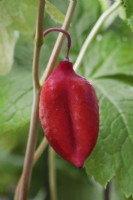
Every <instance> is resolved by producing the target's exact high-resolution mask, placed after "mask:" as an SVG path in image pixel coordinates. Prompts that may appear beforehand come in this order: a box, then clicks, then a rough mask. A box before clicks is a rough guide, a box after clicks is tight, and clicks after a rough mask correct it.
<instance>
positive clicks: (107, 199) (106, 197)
mask: <svg viewBox="0 0 133 200" xmlns="http://www.w3.org/2000/svg"><path fill="white" fill-rule="evenodd" d="M110 189H111V182H109V183H108V184H107V186H106V189H105V190H104V200H110Z"/></svg>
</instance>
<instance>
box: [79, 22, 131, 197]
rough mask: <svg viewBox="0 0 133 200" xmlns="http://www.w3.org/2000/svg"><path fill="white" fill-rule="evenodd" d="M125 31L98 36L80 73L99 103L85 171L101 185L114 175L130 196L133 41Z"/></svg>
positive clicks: (109, 31)
mask: <svg viewBox="0 0 133 200" xmlns="http://www.w3.org/2000/svg"><path fill="white" fill-rule="evenodd" d="M123 26H124V24H123ZM126 30H127V32H123V29H120V30H119V37H118V35H116V32H115V29H114V31H113V29H111V30H108V33H106V34H103V35H98V36H97V40H96V41H95V43H94V44H92V45H91V46H90V49H89V52H88V54H87V55H86V58H85V60H84V68H83V70H84V72H83V73H84V74H85V75H87V77H89V79H90V80H91V81H92V84H93V85H94V86H95V88H96V91H97V95H98V99H99V106H100V133H99V138H98V142H97V145H96V147H95V149H94V151H93V153H92V154H91V156H90V157H89V158H88V160H87V161H86V165H85V168H86V171H87V173H88V174H89V175H93V176H94V177H95V179H96V180H97V181H98V182H99V183H101V184H102V185H103V186H105V185H106V184H107V182H108V181H109V180H111V179H112V178H113V177H116V179H117V181H118V183H119V187H120V190H121V192H122V193H124V194H125V195H126V196H127V197H129V196H130V195H133V184H132V183H133V167H132V166H133V160H132V154H133V126H132V122H133V115H132V111H133V101H132V100H133V73H132V72H133V64H132V63H133V56H132V53H131V52H133V43H132V36H131V32H128V31H129V30H128V28H126ZM126 35H128V36H129V37H128V38H127V37H125V36H126Z"/></svg>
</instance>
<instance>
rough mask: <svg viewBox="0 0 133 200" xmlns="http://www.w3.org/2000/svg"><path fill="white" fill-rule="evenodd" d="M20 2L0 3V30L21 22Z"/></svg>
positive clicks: (6, 0) (12, 0)
mask: <svg viewBox="0 0 133 200" xmlns="http://www.w3.org/2000/svg"><path fill="white" fill-rule="evenodd" d="M20 3H21V1H20V0H18V1H15V0H11V1H8V0H1V1H0V29H2V28H4V27H7V26H9V25H11V24H12V23H18V24H19V23H20V22H21V21H22V19H23V18H22V13H21V4H20Z"/></svg>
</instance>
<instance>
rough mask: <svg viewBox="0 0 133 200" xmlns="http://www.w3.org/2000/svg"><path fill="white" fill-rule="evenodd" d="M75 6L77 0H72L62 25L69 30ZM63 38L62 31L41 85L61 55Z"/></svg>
mask: <svg viewBox="0 0 133 200" xmlns="http://www.w3.org/2000/svg"><path fill="white" fill-rule="evenodd" d="M75 6H76V0H70V3H69V7H68V10H67V13H66V16H65V20H64V23H63V25H62V29H64V30H68V28H69V26H70V22H71V20H72V16H73V14H74V10H75ZM63 40H64V35H63V34H62V33H60V34H59V36H58V38H57V40H56V43H55V46H54V48H53V51H52V53H51V56H50V59H49V61H48V64H47V67H46V69H45V73H44V74H43V76H42V78H41V80H40V84H41V85H43V83H44V81H45V80H46V79H47V78H48V76H49V74H50V73H51V72H52V70H53V67H54V65H55V62H56V60H57V58H58V56H59V53H60V50H61V47H62V43H63Z"/></svg>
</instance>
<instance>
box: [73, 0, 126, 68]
mask: <svg viewBox="0 0 133 200" xmlns="http://www.w3.org/2000/svg"><path fill="white" fill-rule="evenodd" d="M121 4H122V2H121V1H116V2H115V3H114V4H113V5H112V6H111V7H110V8H109V9H108V10H106V11H105V12H104V13H103V14H102V15H101V17H100V18H99V19H98V21H97V22H96V24H95V25H94V27H93V29H92V30H91V32H90V33H89V35H88V37H87V38H86V40H85V42H84V44H83V46H82V48H81V50H80V52H79V55H78V57H77V60H76V62H75V64H74V69H75V70H77V69H78V68H79V66H80V64H81V63H82V61H83V58H84V56H85V53H86V51H87V50H88V47H89V45H90V43H91V42H92V41H93V39H94V38H95V36H96V35H97V33H98V31H99V30H100V28H101V27H102V25H103V23H104V22H105V21H106V19H107V17H108V16H109V15H111V14H112V13H113V12H115V11H116V10H117V9H118V8H119V7H120V5H121Z"/></svg>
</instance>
